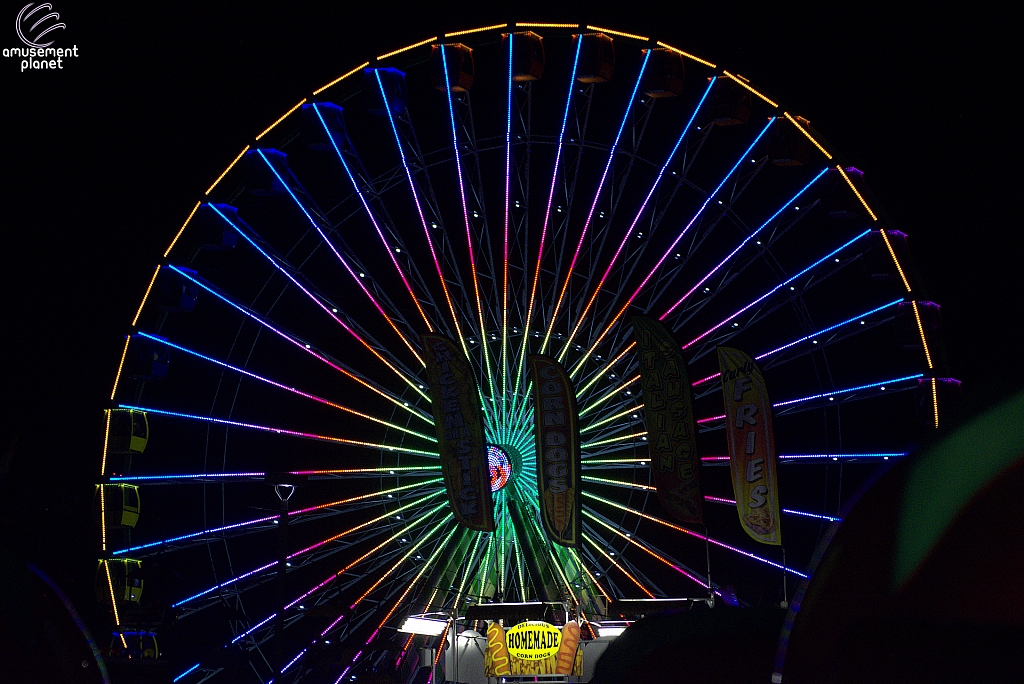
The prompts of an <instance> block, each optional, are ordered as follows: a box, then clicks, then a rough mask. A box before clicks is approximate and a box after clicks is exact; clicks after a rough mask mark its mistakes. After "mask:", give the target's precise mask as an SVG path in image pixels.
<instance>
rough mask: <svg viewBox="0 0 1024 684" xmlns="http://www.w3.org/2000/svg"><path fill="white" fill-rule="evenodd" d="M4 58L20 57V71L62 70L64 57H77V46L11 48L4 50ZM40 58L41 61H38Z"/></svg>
mask: <svg viewBox="0 0 1024 684" xmlns="http://www.w3.org/2000/svg"><path fill="white" fill-rule="evenodd" d="M3 54H4V57H21V58H22V60H21V70H22V71H25V70H26V69H28V70H31V69H63V68H64V59H65V58H66V57H78V46H77V45H74V46H72V47H69V48H53V47H46V48H42V47H12V48H4V53H3ZM39 58H41V59H39Z"/></svg>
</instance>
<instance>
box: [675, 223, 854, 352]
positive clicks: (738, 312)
mask: <svg viewBox="0 0 1024 684" xmlns="http://www.w3.org/2000/svg"><path fill="white" fill-rule="evenodd" d="M870 233H871V231H870V230H865V231H863V232H862V233H860V234H858V235H856V236H855V237H854V238H853V239H851V240H849V241H848V242H846V243H844V244H842V245H840V246H839V247H837V248H836V249H834V250H832V251H831V252H829V253H828V254H826V255H825V256H823V257H821V258H820V259H818V260H817V261H815V262H814V263H812V264H811V265H809V266H807V267H805V268H804V269H802V270H801V271H799V272H798V273H796V275H793V276H791V277H789V278H787V279H786V280H784V281H783V282H781V283H779V284H778V285H776V286H775V287H773V288H772V289H770V290H768V292H766V293H764V294H763V295H761V296H760V297H758V298H757V299H755V300H753V301H752V302H750V303H749V304H747V305H745V306H743V307H742V308H740V309H738V310H736V311H735V312H734V313H732V314H731V315H729V316H728V317H727V318H724V319H722V320H721V321H720V322H719V323H716V324H715V325H714V326H712V327H711V328H709V329H708V330H706V331H705V332H703V333H701V334H700V335H698V336H697V337H695V338H693V339H692V340H691V341H689V342H687V343H686V344H684V345H683V346H682V349H683V351H686V350H687V349H689V348H690V347H692V346H694V345H695V344H696V343H697V342H700V341H701V340H704V339H705V338H706V337H707V336H708V335H710V334H712V333H714V332H715V331H717V330H719V329H720V328H721V327H722V326H724V325H725V324H727V323H730V322H732V321H734V320H735V319H736V317H738V316H740V315H741V314H743V313H744V312H746V311H748V310H750V309H751V308H753V307H754V306H757V305H758V304H760V303H761V302H763V301H765V300H766V299H768V298H769V297H771V296H772V295H774V294H775V293H777V292H779V291H780V290H782V288H784V287H787V286H789V285H790V284H791V283H793V282H794V281H796V280H797V279H798V278H801V277H803V276H804V275H807V274H808V273H810V272H811V271H813V270H815V269H817V268H819V267H820V266H821V265H822V264H824V263H825V262H827V261H828V260H829V259H833V258H835V256H836V255H837V254H839V253H840V252H842V251H844V250H845V249H846V248H848V247H850V246H851V245H853V244H854V243H856V242H857V241H858V240H860V239H861V238H863V237H865V236H866V235H869V234H870ZM794 289H795V286H794ZM736 327H739V326H738V325H737V326H736ZM707 346H708V345H707V343H705V345H704V346H703V347H702V348H700V349H699V350H698V351H697V354H696V356H694V359H697V358H700V357H701V356H702V355H704V354H706V353H708V349H707Z"/></svg>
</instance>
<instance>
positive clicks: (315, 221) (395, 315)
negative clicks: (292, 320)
mask: <svg viewBox="0 0 1024 684" xmlns="http://www.w3.org/2000/svg"><path fill="white" fill-rule="evenodd" d="M256 153H257V154H258V155H259V156H260V158H261V159H262V160H263V161H264V163H265V164H266V166H267V168H268V169H270V171H271V172H272V173H273V174H274V177H275V178H276V179H277V180H278V182H279V183H280V184H281V185H282V186H283V187H284V189H285V190H286V191H287V193H288V196H289V197H291V199H292V201H293V202H294V203H295V206H296V207H298V209H299V210H300V211H301V212H302V215H303V216H305V217H306V220H308V221H309V223H310V225H311V226H312V228H313V229H314V230H315V231H316V232H317V234H318V235H319V236H320V239H321V240H322V241H323V243H324V244H325V245H327V247H328V248H329V249H330V250H331V253H333V254H334V256H335V258H337V260H338V261H339V262H340V263H341V265H342V267H343V268H344V269H345V271H346V272H347V273H348V274H349V277H351V278H352V281H353V282H354V283H355V284H356V285H357V286H358V287H359V289H360V290H362V292H363V294H364V295H366V297H367V298H368V299H369V300H370V303H371V304H373V306H374V308H375V309H377V311H378V312H379V313H380V315H381V316H383V317H384V319H385V320H386V321H387V322H388V325H389V326H390V327H391V329H392V330H394V332H395V334H396V335H398V338H399V339H400V340H402V343H403V344H404V345H405V346H406V347H407V348H408V349H409V351H410V352H411V353H412V355H413V356H414V357H416V360H417V361H419V363H420V365H423V359H421V358H420V355H419V353H418V352H417V351H416V348H415V347H414V346H413V344H412V343H411V342H410V341H409V339H408V337H407V336H406V335H405V333H403V332H402V331H401V330H400V329H399V327H398V323H396V320H398V321H400V322H402V323H403V324H404V325H405V327H406V329H411V326H409V325H408V323H406V322H405V321H404V319H403V317H402V315H401V313H400V311H399V309H398V307H396V306H395V305H394V304H392V303H391V302H390V301H387V302H386V303H387V304H388V305H389V306H388V308H389V309H390V310H391V312H390V314H389V313H388V312H386V311H385V310H384V306H383V304H381V302H380V301H379V300H378V298H381V299H383V294H382V293H378V295H377V296H374V294H373V293H371V292H370V290H369V288H367V287H366V284H365V283H364V282H363V280H364V278H361V277H360V276H359V275H358V274H359V273H364V272H365V271H364V270H360V268H361V266H360V265H359V264H357V265H356V268H353V264H352V262H354V261H355V256H354V254H353V253H352V250H351V249H349V248H347V247H345V252H346V255H347V256H348V258H347V259H346V258H345V256H343V255H342V254H341V252H340V251H339V250H338V247H337V246H335V244H334V240H337V241H338V242H342V244H343V246H344V241H343V240H342V238H341V236H340V235H335V236H334V240H331V239H330V238H329V237H328V235H327V233H328V232H334V229H333V228H332V227H331V225H330V222H328V221H327V219H326V218H324V217H323V213H322V212H321V211H320V210H319V208H317V207H316V206H315V205H312V199H311V198H309V196H308V193H305V191H304V190H303V189H302V186H301V185H300V184H299V182H298V179H297V178H295V175H294V174H292V173H291V172H290V171H288V177H289V179H290V180H291V181H292V183H289V182H287V181H286V180H285V178H284V176H282V174H281V172H280V171H278V169H276V168H274V165H273V164H272V163H271V162H270V160H269V159H267V156H266V154H264V152H263V150H256ZM281 156H282V157H283V155H281ZM279 163H281V162H279ZM292 185H295V186H296V188H295V189H293V188H292V187H291V186H292ZM297 191H300V192H302V194H303V196H304V197H305V199H306V202H307V203H310V205H311V206H309V207H307V206H306V203H304V202H303V201H301V200H300V199H299V197H298V195H297ZM211 206H212V205H211ZM213 209H214V211H217V213H218V214H219V215H220V216H221V218H223V219H224V220H225V221H226V222H227V223H228V224H229V225H231V227H232V228H234V229H235V230H236V231H237V232H238V233H239V235H241V236H242V237H244V238H245V239H246V241H247V242H249V244H251V245H252V246H253V247H255V248H256V249H257V250H258V251H259V252H260V253H261V254H262V255H263V256H264V257H266V258H267V259H268V260H269V261H270V262H271V263H272V264H273V265H274V266H275V267H276V268H277V269H278V270H280V271H281V272H282V273H283V274H284V275H285V277H287V278H288V279H289V280H291V281H292V282H293V283H294V284H295V285H296V286H298V287H300V288H301V289H302V290H303V291H304V292H306V294H307V295H308V296H309V297H310V298H311V299H313V301H314V302H316V303H317V304H318V305H319V306H320V307H321V308H322V309H323V310H324V311H325V312H326V313H327V314H328V315H329V316H331V317H332V318H334V319H335V320H336V322H338V323H341V320H340V319H339V318H338V317H337V316H336V315H335V314H334V312H333V310H331V309H332V308H331V307H328V306H326V305H325V304H324V303H323V302H322V301H320V299H318V298H316V297H314V296H313V295H312V294H311V293H309V291H308V290H306V289H305V288H303V287H302V286H301V285H299V283H298V281H297V280H296V279H295V278H294V276H293V275H292V274H291V273H290V272H289V271H295V269H293V268H291V269H287V270H286V269H285V268H283V267H282V266H281V264H280V263H279V262H283V261H284V260H283V259H280V258H278V259H274V258H273V257H271V256H270V255H269V254H268V253H267V252H265V251H264V250H263V249H262V248H260V247H259V246H258V245H257V244H256V242H255V241H253V240H252V238H250V237H249V236H248V235H247V234H246V231H243V230H242V229H241V228H239V227H238V226H237V225H235V223H234V222H233V221H231V220H230V219H229V218H228V217H227V216H225V215H224V214H223V213H222V212H220V211H219V210H217V208H216V207H213ZM314 215H316V217H314ZM250 231H252V229H251V228H250ZM252 232H253V233H254V234H255V231H252ZM362 268H365V267H362ZM342 325H343V326H344V323H342ZM345 328H346V329H347V330H349V332H350V333H351V332H352V331H351V329H350V328H349V327H348V326H345ZM357 339H361V338H359V337H358V336H357ZM364 344H365V343H364ZM382 360H383V359H382ZM389 365H390V364H389Z"/></svg>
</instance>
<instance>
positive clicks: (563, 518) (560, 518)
mask: <svg viewBox="0 0 1024 684" xmlns="http://www.w3.org/2000/svg"><path fill="white" fill-rule="evenodd" d="M573 494H574V492H573V490H572V488H569V489H568V490H566V491H564V492H559V493H557V494H555V493H553V492H550V491H549V492H545V494H544V500H545V503H546V504H547V508H548V510H549V511H551V516H552V521H551V522H552V524H553V525H554V527H555V529H556V530H557V531H558V533H559V534H564V533H565V531H566V530H567V529H568V528H569V524H570V520H569V516H570V514H571V511H570V510H569V501H571V500H572V498H573Z"/></svg>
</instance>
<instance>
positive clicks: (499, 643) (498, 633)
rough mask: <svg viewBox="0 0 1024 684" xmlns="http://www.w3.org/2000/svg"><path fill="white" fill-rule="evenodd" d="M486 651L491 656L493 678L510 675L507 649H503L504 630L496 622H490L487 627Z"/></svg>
mask: <svg viewBox="0 0 1024 684" xmlns="http://www.w3.org/2000/svg"><path fill="white" fill-rule="evenodd" d="M487 651H488V653H490V655H491V664H492V666H493V667H494V676H495V677H498V676H501V675H509V674H512V670H511V668H510V667H509V659H508V649H507V648H506V647H505V630H504V629H503V628H502V626H501V625H499V624H498V623H497V622H492V623H491V624H490V625H488V627H487Z"/></svg>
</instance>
